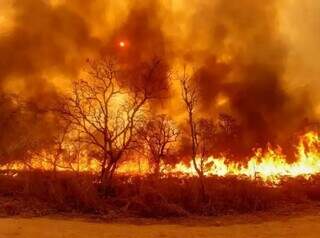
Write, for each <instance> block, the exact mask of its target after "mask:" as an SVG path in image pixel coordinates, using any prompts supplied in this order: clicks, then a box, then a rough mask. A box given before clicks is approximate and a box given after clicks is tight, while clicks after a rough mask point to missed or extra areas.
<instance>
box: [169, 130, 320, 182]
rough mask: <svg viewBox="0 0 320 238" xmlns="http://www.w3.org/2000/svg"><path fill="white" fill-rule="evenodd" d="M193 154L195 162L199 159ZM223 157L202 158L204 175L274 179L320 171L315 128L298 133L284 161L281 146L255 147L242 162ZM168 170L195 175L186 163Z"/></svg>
mask: <svg viewBox="0 0 320 238" xmlns="http://www.w3.org/2000/svg"><path fill="white" fill-rule="evenodd" d="M200 160H201V159H200V158H197V163H200ZM227 161H228V160H227V158H226V157H223V156H222V157H220V158H214V157H209V158H207V159H205V162H204V166H203V167H205V168H206V169H205V170H204V175H205V176H227V175H235V176H247V177H250V178H252V179H254V178H257V177H259V178H261V179H263V180H264V181H269V182H273V183H276V182H278V181H279V180H280V179H281V178H282V177H285V176H288V177H297V176H305V177H306V178H308V177H309V176H310V175H314V174H318V173H320V138H319V134H318V133H316V132H309V133H307V134H305V135H303V136H301V137H300V140H299V144H298V146H297V154H296V161H295V162H293V163H288V162H287V157H286V155H284V154H283V153H282V151H281V148H280V147H279V148H277V149H272V148H268V150H267V151H266V152H263V150H262V149H257V150H256V151H255V154H254V155H253V156H252V157H251V158H250V159H249V160H248V162H247V164H246V165H241V164H238V163H234V162H227ZM170 172H171V173H179V174H183V175H188V176H195V175H197V172H196V171H195V169H193V167H192V165H191V163H190V165H185V164H183V163H179V164H177V165H176V166H175V167H174V168H173V169H172V170H170Z"/></svg>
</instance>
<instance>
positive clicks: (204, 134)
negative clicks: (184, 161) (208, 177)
mask: <svg viewBox="0 0 320 238" xmlns="http://www.w3.org/2000/svg"><path fill="white" fill-rule="evenodd" d="M196 128H197V135H196V136H197V141H198V156H199V158H198V163H197V164H198V167H199V170H200V171H201V174H204V173H205V172H206V168H205V165H206V160H207V158H208V157H210V156H211V155H212V153H213V151H214V148H215V144H216V136H217V127H216V125H215V124H214V122H213V121H211V120H207V119H200V120H198V121H197V123H196Z"/></svg>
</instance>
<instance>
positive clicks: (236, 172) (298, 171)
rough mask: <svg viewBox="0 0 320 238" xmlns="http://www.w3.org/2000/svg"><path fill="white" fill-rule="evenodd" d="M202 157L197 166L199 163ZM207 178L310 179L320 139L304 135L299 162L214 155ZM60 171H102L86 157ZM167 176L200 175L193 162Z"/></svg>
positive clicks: (40, 164) (47, 161) (142, 163)
mask: <svg viewBox="0 0 320 238" xmlns="http://www.w3.org/2000/svg"><path fill="white" fill-rule="evenodd" d="M52 159H53V156H52V155H48V154H44V155H43V157H42V158H39V157H34V158H32V159H31V161H29V163H13V164H9V165H6V166H3V167H2V169H11V170H25V169H28V168H30V167H31V168H33V169H43V170H52V169H53V163H52ZM200 160H201V159H200V158H197V159H196V163H200ZM203 168H204V175H205V176H228V175H233V176H246V177H249V178H251V179H255V178H261V179H262V180H263V181H265V182H271V183H274V184H276V183H278V182H279V181H280V180H281V178H282V177H297V176H303V177H305V178H307V179H308V178H309V177H310V175H314V174H318V173H320V136H319V134H318V133H316V132H308V133H306V134H305V135H303V136H301V137H300V139H299V143H298V145H297V152H296V161H295V162H293V163H289V162H287V157H286V155H284V154H283V153H282V151H281V148H280V147H278V148H277V149H272V148H270V147H269V148H268V149H267V151H266V152H263V150H262V149H256V150H255V153H254V155H253V156H251V157H250V158H249V159H248V162H247V163H246V164H245V165H243V164H240V163H235V162H228V159H227V158H226V157H225V156H221V157H219V158H215V157H213V156H211V157H209V158H205V160H204V164H203ZM57 170H58V171H79V172H92V173H97V172H99V171H100V163H99V162H98V161H97V160H90V159H89V158H88V156H87V155H82V157H81V158H80V159H79V160H78V161H77V162H74V161H73V162H69V163H67V162H65V161H59V163H58V164H57ZM162 171H163V174H164V175H168V174H171V175H176V176H197V172H196V170H195V169H194V167H193V165H192V162H190V164H185V163H183V162H180V163H178V164H176V165H175V166H171V167H170V166H169V167H168V166H164V165H162ZM117 172H118V173H119V174H129V175H145V174H148V173H149V172H150V166H149V164H148V161H147V160H142V159H138V160H131V161H128V162H126V163H123V164H121V165H120V166H119V168H118V171H117Z"/></svg>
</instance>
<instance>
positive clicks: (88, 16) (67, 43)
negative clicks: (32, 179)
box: [0, 0, 320, 144]
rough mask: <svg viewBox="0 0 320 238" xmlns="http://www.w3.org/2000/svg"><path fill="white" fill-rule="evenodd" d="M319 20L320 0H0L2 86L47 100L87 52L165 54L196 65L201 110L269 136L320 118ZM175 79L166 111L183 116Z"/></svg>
mask: <svg viewBox="0 0 320 238" xmlns="http://www.w3.org/2000/svg"><path fill="white" fill-rule="evenodd" d="M319 26H320V2H319V1H318V0H305V1H296V0H265V1H256V0H229V1H225V0H167V1H165V0H118V1H112V0H95V1H87V0H0V55H1V58H0V88H1V91H2V92H18V93H20V94H21V95H24V96H26V97H27V98H29V99H30V100H35V101H39V100H38V99H39V98H41V103H42V104H44V105H45V104H46V103H47V102H48V103H49V102H50V100H54V98H55V95H56V93H57V92H59V93H60V92H62V93H63V91H64V90H65V88H68V85H69V83H70V79H72V78H75V77H78V74H79V72H80V70H81V69H82V67H83V65H84V63H85V61H86V59H87V58H94V57H97V56H98V55H101V54H110V53H112V54H115V55H117V56H118V57H119V58H124V59H125V60H127V61H129V62H130V63H132V64H134V65H137V64H139V63H143V62H146V61H148V60H150V59H152V58H154V57H160V58H161V59H162V60H163V61H164V62H165V63H166V64H167V65H168V69H169V70H171V71H172V72H174V73H176V74H177V75H178V74H179V69H181V66H182V65H187V66H188V67H189V69H191V70H190V74H191V75H192V79H193V80H194V83H195V84H197V85H198V86H199V89H200V111H201V114H202V115H204V116H206V117H215V116H216V115H217V114H218V113H219V112H226V113H230V114H232V115H233V116H235V117H236V118H237V119H238V120H239V122H240V123H241V125H242V126H243V128H244V129H245V130H246V131H247V132H248V142H247V143H249V144H252V143H253V141H259V142H266V141H269V140H271V138H280V139H281V137H283V136H284V135H283V134H287V133H290V132H291V131H290V130H294V129H295V127H296V126H298V124H299V123H301V121H302V120H304V119H306V118H309V119H318V118H319V116H320V95H319V93H318V91H319V89H320V80H319V75H320V67H319V66H318V61H319V60H318V58H319V56H320V45H319V43H318V42H320V31H319V30H320V29H319ZM121 41H123V42H124V43H125V47H120V46H119V42H121ZM159 80H164V81H165V80H166V79H165V78H164V77H159ZM171 85H172V90H171V91H172V92H171V94H170V99H168V101H167V102H166V103H165V104H162V106H163V107H164V109H163V110H165V111H167V112H168V113H170V112H171V111H172V110H173V109H174V115H175V116H176V117H177V119H178V118H179V119H181V117H182V115H184V108H183V105H182V104H181V103H180V101H181V99H180V92H179V91H178V87H177V84H176V83H173V84H171ZM45 99H46V100H45ZM178 102H179V103H178ZM179 105H180V106H179Z"/></svg>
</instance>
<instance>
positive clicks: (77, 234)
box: [0, 212, 320, 238]
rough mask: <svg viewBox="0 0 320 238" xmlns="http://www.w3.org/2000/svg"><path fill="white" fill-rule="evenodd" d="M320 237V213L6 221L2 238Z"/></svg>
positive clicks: (1, 225)
mask: <svg viewBox="0 0 320 238" xmlns="http://www.w3.org/2000/svg"><path fill="white" fill-rule="evenodd" d="M33 237H41V238H87V237H90V238H98V237H99V238H171V237H172V238H174V237H177V238H180V237H183V238H192V237H194V238H197V237H201V238H206V237H211V238H212V237H214V238H220V237H221V238H225V237H232V238H250V237H256V238H270V237H284V238H295V237H303V238H318V237H320V213H318V212H311V213H309V214H306V213H304V214H295V215H288V214H285V215H274V216H271V215H270V214H269V215H262V216H257V215H254V216H253V215H247V216H246V215H242V216H226V217H220V218H207V219H194V218H193V219H183V220H173V221H155V220H122V221H101V220H99V221H97V220H88V219H82V220H81V219H75V218H72V219H70V218H68V219H66V218H63V217H55V218H52V217H51V218H50V217H47V218H19V217H15V218H2V219H0V238H33Z"/></svg>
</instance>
